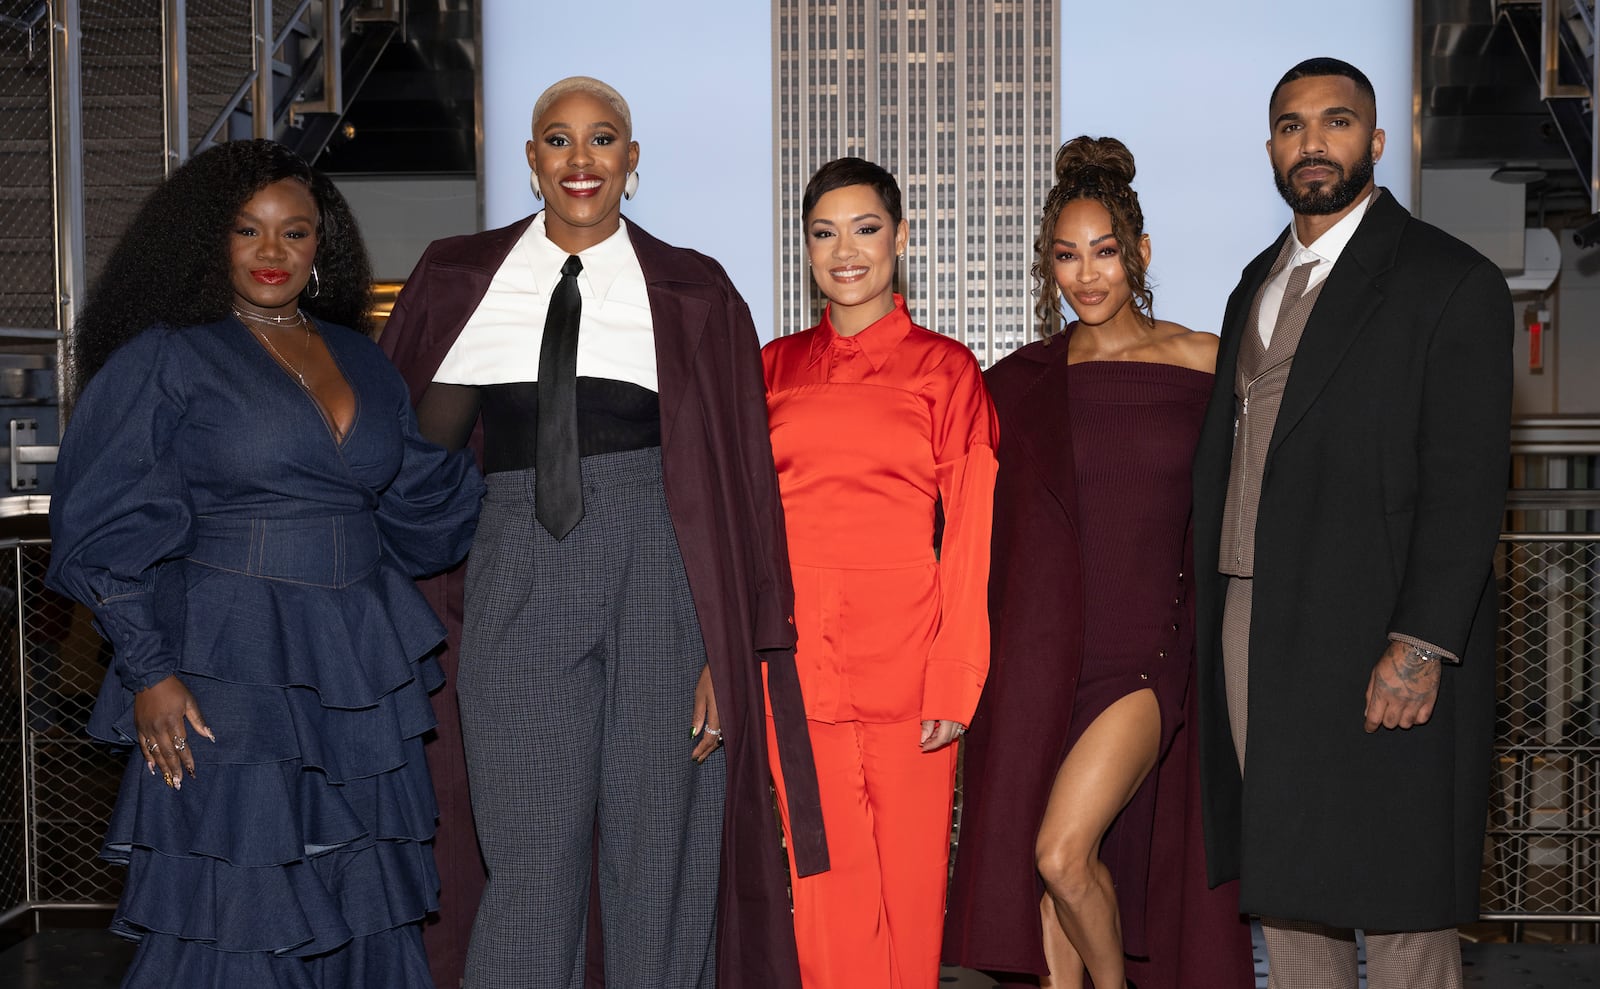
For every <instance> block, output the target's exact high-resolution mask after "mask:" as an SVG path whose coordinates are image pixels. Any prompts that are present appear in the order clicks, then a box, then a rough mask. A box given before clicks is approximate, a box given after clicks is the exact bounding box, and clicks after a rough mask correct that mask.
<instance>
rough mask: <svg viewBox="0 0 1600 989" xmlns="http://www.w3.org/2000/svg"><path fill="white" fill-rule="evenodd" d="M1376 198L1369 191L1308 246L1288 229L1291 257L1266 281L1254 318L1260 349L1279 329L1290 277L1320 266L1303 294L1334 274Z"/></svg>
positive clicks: (1269, 342)
mask: <svg viewBox="0 0 1600 989" xmlns="http://www.w3.org/2000/svg"><path fill="white" fill-rule="evenodd" d="M1377 196H1378V190H1376V189H1374V190H1372V192H1371V193H1370V194H1368V196H1367V198H1366V201H1365V202H1363V203H1362V204H1361V205H1360V206H1358V207H1356V208H1355V209H1353V210H1351V211H1350V212H1348V213H1346V214H1345V215H1344V216H1343V217H1341V218H1340V220H1339V222H1338V223H1335V224H1334V225H1333V226H1331V227H1329V228H1328V229H1327V230H1326V231H1325V232H1324V233H1323V235H1322V236H1321V237H1318V238H1317V239H1316V240H1315V241H1313V242H1312V243H1311V244H1310V245H1305V244H1302V243H1300V237H1299V235H1297V234H1296V233H1295V229H1294V225H1293V224H1292V223H1291V224H1290V225H1289V239H1290V240H1292V241H1293V242H1294V255H1293V256H1292V257H1290V259H1289V263H1288V264H1286V265H1284V266H1283V270H1282V271H1279V272H1278V273H1277V274H1276V275H1273V276H1272V278H1271V279H1269V280H1268V281H1267V285H1266V288H1264V289H1262V291H1261V310H1260V312H1259V313H1257V314H1256V332H1257V333H1260V334H1261V345H1262V346H1264V347H1270V346H1272V331H1273V329H1274V328H1275V327H1276V326H1277V325H1278V310H1279V309H1280V308H1282V307H1283V292H1284V289H1286V288H1288V287H1289V275H1290V273H1291V272H1293V271H1294V269H1296V268H1298V267H1300V266H1301V265H1303V264H1306V263H1307V262H1311V261H1316V262H1319V264H1318V265H1317V266H1316V267H1315V268H1312V269H1311V280H1310V281H1308V282H1306V291H1307V292H1309V291H1311V290H1312V289H1314V288H1316V287H1317V286H1318V285H1321V284H1322V283H1323V282H1324V281H1325V280H1327V277H1328V276H1329V275H1330V274H1332V273H1333V266H1334V265H1335V264H1337V263H1338V261H1339V255H1340V254H1343V253H1344V249H1345V246H1346V245H1347V244H1349V243H1350V238H1351V237H1354V236H1355V234H1356V228H1357V227H1359V226H1361V220H1362V218H1363V217H1365V216H1366V215H1367V209H1368V208H1369V207H1371V206H1372V202H1373V200H1374V199H1376V198H1377Z"/></svg>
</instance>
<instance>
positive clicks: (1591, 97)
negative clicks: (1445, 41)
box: [1497, 0, 1600, 214]
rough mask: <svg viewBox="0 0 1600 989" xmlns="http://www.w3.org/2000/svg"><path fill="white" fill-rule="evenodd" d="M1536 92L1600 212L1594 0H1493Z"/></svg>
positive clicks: (1599, 31)
mask: <svg viewBox="0 0 1600 989" xmlns="http://www.w3.org/2000/svg"><path fill="white" fill-rule="evenodd" d="M1497 17H1498V19H1499V20H1500V21H1501V22H1502V23H1504V24H1506V25H1508V26H1509V27H1510V29H1511V31H1512V33H1513V35H1514V37H1515V38H1516V41H1517V45H1518V47H1519V48H1520V49H1521V51H1522V55H1523V57H1524V59H1525V60H1526V61H1527V63H1528V67H1529V68H1530V69H1531V70H1532V71H1533V75H1534V78H1535V80H1536V81H1537V82H1538V84H1539V96H1540V98H1541V99H1542V100H1543V101H1544V104H1545V106H1546V107H1547V108H1548V109H1549V112H1550V118H1551V120H1552V121H1553V122H1554V124H1555V127H1556V130H1557V131H1558V133H1559V134H1560V136H1561V140H1562V142H1563V143H1564V144H1565V145H1566V148H1567V153H1568V154H1569V155H1570V156H1571V158H1572V164H1573V166H1574V167H1575V168H1576V169H1577V171H1578V174H1579V175H1580V176H1582V178H1583V181H1584V185H1585V187H1586V188H1587V190H1588V192H1589V210H1590V212H1591V213H1595V214H1600V144H1597V137H1600V90H1597V89H1596V87H1595V83H1596V78H1597V76H1600V44H1597V40H1596V38H1597V35H1600V17H1597V11H1596V0H1498V5H1497Z"/></svg>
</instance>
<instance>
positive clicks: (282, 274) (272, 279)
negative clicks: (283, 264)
mask: <svg viewBox="0 0 1600 989" xmlns="http://www.w3.org/2000/svg"><path fill="white" fill-rule="evenodd" d="M250 277H251V278H254V279H255V280H256V281H258V282H260V283H261V284H263V285H282V284H283V283H284V282H286V281H288V280H289V273H288V272H287V271H284V270H283V269H281V268H252V269H251V270H250Z"/></svg>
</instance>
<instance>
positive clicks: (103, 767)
mask: <svg viewBox="0 0 1600 989" xmlns="http://www.w3.org/2000/svg"><path fill="white" fill-rule="evenodd" d="M49 558H50V541H49V540H48V539H42V538H41V539H8V540H3V541H0V575H3V576H0V584H4V585H9V586H6V587H4V593H5V597H4V599H3V600H0V611H3V612H5V613H4V616H3V617H4V618H5V621H4V623H3V628H0V648H3V649H4V651H5V655H6V658H7V660H8V663H9V666H10V671H9V672H10V675H9V676H6V677H3V678H0V923H8V922H10V921H12V920H14V919H16V918H18V917H22V916H25V915H28V914H31V913H35V912H37V911H40V910H45V909H51V910H60V909H69V910H73V909H76V910H83V909H107V908H109V907H112V906H114V905H115V904H116V900H117V897H118V895H119V894H120V892H121V889H122V870H121V869H120V868H117V867H114V866H112V865H110V864H108V863H106V862H103V861H101V860H100V859H99V858H98V853H99V850H100V843H101V841H102V840H103V839H104V832H105V826H106V822H107V821H108V820H110V817H111V809H112V807H113V805H114V803H115V801H116V794H117V787H118V784H119V782H120V780H121V777H122V770H123V767H124V766H125V765H126V764H127V755H126V753H123V752H117V751H114V750H112V749H110V748H109V747H107V746H104V745H101V744H99V743H97V742H94V741H91V740H90V739H89V738H88V737H87V736H86V735H85V734H84V732H83V726H84V724H85V723H86V721H87V719H88V713H89V709H90V706H91V705H92V704H93V700H94V696H95V693H96V691H97V690H98V689H99V688H98V683H99V680H100V679H101V678H102V677H103V675H104V671H105V663H106V662H107V660H108V659H109V656H108V654H107V651H106V649H105V647H104V646H103V645H102V643H101V640H100V637H99V635H98V634H96V633H95V632H94V630H93V629H92V628H90V627H89V624H88V620H87V618H88V616H87V613H86V611H85V609H83V608H81V607H77V606H75V605H74V604H73V603H72V602H70V601H67V600H66V599H64V598H62V597H60V596H59V595H56V594H55V593H53V592H51V591H49V590H47V589H45V587H44V583H43V581H44V572H45V569H46V568H47V567H48V565H49Z"/></svg>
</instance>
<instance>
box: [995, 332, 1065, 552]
mask: <svg viewBox="0 0 1600 989" xmlns="http://www.w3.org/2000/svg"><path fill="white" fill-rule="evenodd" d="M1068 333H1070V330H1069V331H1068ZM1028 356H1029V358H1030V359H1032V360H1034V361H1037V362H1038V364H1039V370H1038V373H1037V374H1036V376H1035V377H1034V379H1033V383H1032V384H1030V385H1029V386H1028V388H1027V390H1026V391H1024V392H1023V393H1022V396H1021V397H1020V399H1019V400H1018V402H1017V421H1018V422H1025V423H1059V424H1061V426H1060V428H1025V429H1018V430H1017V431H1016V432H1015V435H1016V437H1017V447H1018V449H1019V450H1020V451H1021V453H1022V455H1023V457H1024V458H1025V459H1026V460H1027V461H1028V464H1029V466H1030V467H1031V468H1032V470H1033V473H1034V474H1035V475H1036V476H1037V477H1038V478H1039V480H1040V481H1041V482H1042V483H1043V484H1044V488H1045V490H1046V491H1048V492H1049V493H1050V496H1051V497H1052V498H1054V499H1055V500H1056V502H1057V503H1058V504H1059V505H1060V506H1061V513H1062V514H1063V515H1065V516H1066V518H1067V524H1068V525H1070V526H1072V527H1073V529H1074V530H1076V528H1077V524H1078V523H1077V519H1078V475H1077V468H1076V461H1075V460H1074V459H1073V450H1072V430H1071V429H1070V428H1068V425H1067V424H1069V423H1070V422H1071V419H1070V415H1069V412H1068V391H1067V374H1068V371H1067V368H1068V364H1067V333H1062V334H1061V335H1059V336H1057V337H1056V338H1055V339H1053V340H1052V341H1051V342H1050V346H1048V347H1044V348H1040V349H1038V350H1036V351H1035V352H1034V353H1032V354H1029V355H1028ZM1002 442H1003V440H1002Z"/></svg>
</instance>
